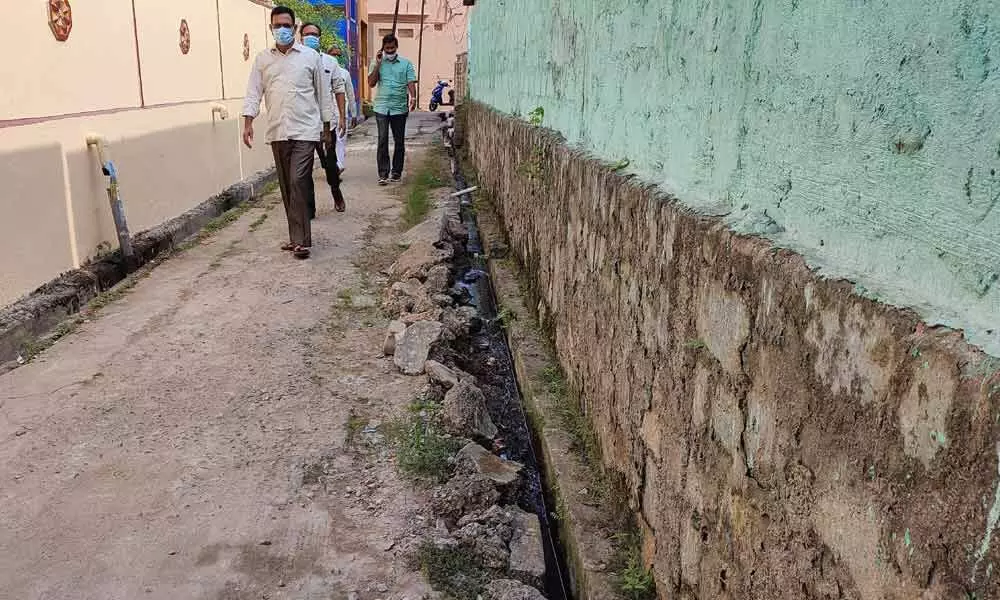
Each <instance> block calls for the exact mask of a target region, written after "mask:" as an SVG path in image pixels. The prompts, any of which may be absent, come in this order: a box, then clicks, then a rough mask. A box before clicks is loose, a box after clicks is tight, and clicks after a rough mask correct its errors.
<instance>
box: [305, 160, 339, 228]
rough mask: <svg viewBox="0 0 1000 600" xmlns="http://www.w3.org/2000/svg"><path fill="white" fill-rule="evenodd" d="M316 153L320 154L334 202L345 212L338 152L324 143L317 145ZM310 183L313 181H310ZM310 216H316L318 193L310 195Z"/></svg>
mask: <svg viewBox="0 0 1000 600" xmlns="http://www.w3.org/2000/svg"><path fill="white" fill-rule="evenodd" d="M316 154H318V155H319V164H320V165H321V166H322V167H323V171H325V172H326V182H327V183H328V184H330V192H331V193H332V194H333V203H334V206H335V207H337V210H338V211H341V212H343V207H344V194H343V192H341V191H340V166H339V165H337V153H336V151H335V150H334V148H329V149H327V148H324V147H323V144H319V145H318V146H316ZM309 183H310V185H311V184H312V181H310V182H309ZM309 218H316V194H315V193H313V194H310V196H309Z"/></svg>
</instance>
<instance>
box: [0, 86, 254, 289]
mask: <svg viewBox="0 0 1000 600" xmlns="http://www.w3.org/2000/svg"><path fill="white" fill-rule="evenodd" d="M211 104H212V103H207V102H206V103H196V104H186V105H181V106H172V107H163V108H154V109H145V110H131V111H125V112H121V113H115V114H110V115H99V116H89V117H80V118H74V119H60V120H55V121H49V122H46V123H39V124H34V125H27V126H21V127H10V128H5V129H0V181H3V182H4V185H3V187H0V214H3V215H4V217H3V218H2V219H0V256H3V257H4V258H3V260H2V261H0V264H2V268H0V304H6V303H9V302H11V301H13V300H16V299H17V298H18V297H20V296H22V295H23V294H25V293H27V292H29V291H31V290H32V289H34V288H35V287H37V286H38V285H40V284H42V283H44V282H46V281H48V280H50V279H52V278H53V277H55V276H57V275H58V274H59V273H61V272H63V271H66V270H69V269H72V268H74V267H75V266H78V265H77V264H75V261H74V246H75V253H76V257H77V261H76V262H77V263H78V262H82V261H84V260H86V259H87V258H88V257H91V256H93V255H94V254H96V253H97V251H98V246H99V245H101V244H102V243H103V244H109V245H110V247H112V248H114V247H117V237H116V234H115V229H114V223H113V222H112V220H111V211H110V208H109V206H108V198H107V191H106V189H105V188H106V181H105V178H104V177H103V176H102V175H101V173H100V170H99V167H98V164H97V158H96V155H95V154H94V152H93V151H90V150H88V149H87V146H86V138H87V136H88V135H89V134H91V133H95V134H99V135H101V136H103V137H104V138H106V139H107V141H108V142H109V146H108V156H109V157H110V158H111V159H112V160H114V161H115V164H116V166H117V167H118V169H119V171H120V172H119V176H120V193H121V197H122V199H123V200H124V201H125V206H126V212H127V215H128V221H129V227H130V229H131V230H132V231H133V232H138V231H142V230H144V229H148V228H150V227H153V226H155V225H157V224H159V223H161V222H163V221H165V220H167V219H169V218H171V217H174V216H176V215H178V214H180V213H182V212H184V211H185V210H187V209H189V208H192V207H193V206H195V205H197V204H198V203H200V202H202V201H203V200H205V199H207V198H208V197H210V196H212V195H213V194H216V193H218V192H220V191H222V190H223V189H225V188H226V187H228V186H230V185H232V184H233V183H236V182H238V181H240V180H241V179H243V178H244V177H248V176H250V175H252V174H254V173H255V172H257V171H260V170H262V169H265V168H268V167H269V166H270V165H271V164H272V158H271V153H270V148H269V147H268V146H267V145H266V144H257V145H256V146H255V147H254V149H253V150H247V149H246V148H245V147H243V148H242V149H241V148H240V146H239V144H240V142H239V124H238V119H237V118H236V115H238V114H239V111H240V109H241V108H242V101H241V100H231V101H226V102H224V103H223V104H224V105H225V106H226V107H227V108H228V110H229V114H230V117H229V118H228V119H227V120H224V121H223V120H219V119H216V120H215V121H214V122H213V119H212V111H211ZM241 162H242V170H241ZM68 215H72V219H70V218H68ZM71 227H72V234H71V230H70V228H71Z"/></svg>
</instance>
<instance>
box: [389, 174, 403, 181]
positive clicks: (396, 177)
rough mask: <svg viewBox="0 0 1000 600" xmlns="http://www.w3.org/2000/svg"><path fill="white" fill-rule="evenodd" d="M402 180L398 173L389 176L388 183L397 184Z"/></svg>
mask: <svg viewBox="0 0 1000 600" xmlns="http://www.w3.org/2000/svg"><path fill="white" fill-rule="evenodd" d="M402 179H403V176H402V175H400V174H399V173H393V174H392V175H390V176H389V181H391V182H393V183H399V182H400V181H402Z"/></svg>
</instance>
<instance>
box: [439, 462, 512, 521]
mask: <svg viewBox="0 0 1000 600" xmlns="http://www.w3.org/2000/svg"><path fill="white" fill-rule="evenodd" d="M499 500H500V492H499V491H497V488H496V484H494V483H493V481H491V480H490V479H489V478H487V477H484V476H482V475H480V474H478V473H456V474H455V475H454V476H453V477H452V478H451V479H449V480H448V481H447V482H446V483H444V484H442V485H439V486H438V487H437V488H435V489H434V493H433V496H432V498H431V511H432V512H433V514H434V515H435V516H437V517H440V518H442V519H444V520H445V522H446V523H451V524H452V525H454V524H456V523H458V522H459V520H460V519H461V518H462V517H464V516H465V515H467V514H469V513H473V512H477V511H481V510H483V509H485V508H488V507H490V506H492V505H494V504H496V503H497V502H498V501H499Z"/></svg>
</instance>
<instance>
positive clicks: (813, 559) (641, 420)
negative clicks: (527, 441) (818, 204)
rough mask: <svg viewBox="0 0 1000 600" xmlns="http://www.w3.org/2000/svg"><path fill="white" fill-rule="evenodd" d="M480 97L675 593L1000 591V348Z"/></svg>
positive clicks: (509, 196)
mask: <svg viewBox="0 0 1000 600" xmlns="http://www.w3.org/2000/svg"><path fill="white" fill-rule="evenodd" d="M508 4H510V1H509V0H508ZM487 6H489V5H488V4H485V5H483V7H482V8H480V10H485V7H487ZM463 106H464V107H465V108H464V109H463V110H466V111H468V113H467V116H468V120H467V123H466V125H465V128H464V129H465V131H467V132H468V133H467V139H468V141H467V144H466V145H465V147H466V148H467V151H468V153H469V157H470V159H471V162H472V163H473V165H474V167H475V168H476V170H477V175H478V183H479V186H480V189H481V190H484V191H486V192H488V193H489V196H490V198H492V200H493V203H494V205H495V206H496V207H497V208H498V209H499V212H500V214H501V216H502V221H503V225H504V229H505V230H506V232H507V234H508V236H509V242H510V248H511V250H512V251H513V253H514V254H515V255H516V256H517V258H518V259H519V260H520V262H521V263H522V264H523V265H524V266H525V267H526V271H527V273H528V276H529V277H528V281H527V282H526V283H527V284H528V289H530V290H531V291H532V292H533V293H534V295H535V300H537V303H538V304H537V306H538V310H539V312H540V316H541V319H540V320H541V322H542V323H543V324H544V326H545V327H546V329H548V330H549V332H550V333H551V334H552V337H553V339H554V342H555V348H556V352H557V354H558V357H559V360H560V363H561V365H562V366H563V368H564V370H565V373H566V380H567V382H568V387H569V389H571V390H573V391H574V393H573V394H572V395H571V396H572V397H571V398H568V399H567V400H566V401H567V402H573V401H576V400H577V399H578V400H579V401H580V402H581V403H582V408H583V410H584V412H585V414H586V415H587V417H588V419H589V422H590V423H591V424H592V425H593V427H594V430H595V432H596V434H597V437H598V440H599V442H600V448H601V454H602V460H603V462H604V465H605V466H606V467H607V468H608V469H609V470H610V472H612V473H616V474H618V475H620V476H621V478H622V479H623V480H624V482H625V484H624V487H625V492H626V494H625V496H627V499H628V504H629V505H630V507H631V508H632V510H633V511H634V515H635V517H636V521H637V522H638V523H639V525H640V527H641V529H642V532H643V544H642V547H643V556H644V558H645V559H646V561H647V564H648V565H650V566H651V567H652V568H653V570H654V574H655V577H656V587H657V592H658V594H659V598H661V599H663V600H667V599H670V600H678V599H679V600H737V599H747V600H774V599H777V598H782V599H786V598H787V599H802V600H805V599H807V598H808V599H825V600H837V599H845V600H848V599H849V600H916V599H919V600H957V599H969V598H981V599H985V598H997V597H1000V579H998V572H997V570H996V569H997V567H998V566H1000V546H998V540H997V536H996V531H995V529H996V526H997V524H998V521H1000V478H998V465H1000V445H998V443H997V440H998V439H1000V413H998V406H1000V360H996V359H992V358H990V357H988V356H987V355H986V354H984V353H982V352H981V351H979V350H978V349H976V348H974V347H972V346H970V345H969V344H968V343H966V342H965V341H964V340H962V338H961V336H960V335H959V334H957V333H955V332H950V331H947V330H940V329H938V330H933V329H928V328H925V327H923V325H922V324H921V323H920V320H919V318H918V317H916V316H915V315H913V314H912V313H910V312H908V311H901V310H898V309H894V308H892V307H888V306H886V305H885V304H883V303H879V302H876V301H873V300H870V299H866V298H861V297H859V296H858V295H856V294H855V293H854V292H853V289H852V286H851V285H849V284H846V283H843V282H832V281H829V280H827V279H824V278H823V277H821V276H818V275H817V274H816V273H814V272H813V270H812V269H810V268H809V267H808V266H807V265H806V263H805V261H804V260H803V259H802V257H801V256H798V255H796V254H795V253H793V252H791V251H788V250H782V251H774V249H773V248H772V247H771V246H770V244H769V243H768V242H767V241H766V240H761V239H757V238H752V237H744V236H740V235H737V234H734V233H733V232H732V231H731V230H729V228H728V227H726V225H725V224H724V223H723V222H722V221H721V220H719V219H716V218H710V217H704V216H699V215H696V214H694V213H692V211H690V210H689V209H687V208H686V207H684V206H683V205H680V204H678V203H675V202H671V201H668V200H666V199H664V198H663V196H662V195H661V194H660V193H658V192H657V191H656V190H655V188H651V187H650V186H647V185H644V184H642V183H641V182H639V181H637V180H635V179H629V178H627V177H625V176H623V175H622V174H620V173H617V172H614V171H612V170H611V169H610V168H609V167H608V166H606V165H605V166H602V165H601V164H599V163H598V162H597V161H595V160H593V159H588V158H587V157H586V156H585V155H584V154H583V153H582V152H579V151H574V150H573V149H572V148H569V147H567V146H566V145H565V144H564V143H563V141H562V140H561V139H559V138H558V137H557V136H556V135H555V134H554V133H552V132H549V131H546V130H543V129H540V128H537V127H533V126H531V125H529V124H527V123H525V122H524V121H521V120H517V119H514V118H512V117H509V116H504V115H502V114H500V113H497V112H495V111H492V110H491V109H489V108H488V107H486V106H484V105H482V104H479V103H476V102H472V103H467V104H465V105H463ZM559 483H561V482H556V484H559ZM550 484H552V482H550ZM609 535H610V534H609ZM584 568H594V569H600V568H601V567H598V566H591V567H586V566H585V567H584ZM602 597H603V596H602Z"/></svg>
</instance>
